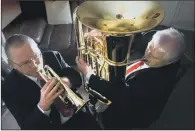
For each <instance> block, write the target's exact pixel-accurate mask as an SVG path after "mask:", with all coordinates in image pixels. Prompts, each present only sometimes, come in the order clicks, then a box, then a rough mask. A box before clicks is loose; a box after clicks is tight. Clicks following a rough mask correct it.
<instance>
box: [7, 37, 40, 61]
mask: <svg viewBox="0 0 195 131" xmlns="http://www.w3.org/2000/svg"><path fill="white" fill-rule="evenodd" d="M24 44H29V45H30V46H31V47H32V49H34V50H36V51H40V50H39V48H38V46H37V43H36V42H35V41H34V40H33V39H32V38H31V37H29V36H27V35H23V34H14V35H12V36H11V37H9V38H8V39H7V41H6V43H5V53H6V55H7V57H8V59H10V53H9V50H10V48H17V47H21V46H23V45H24Z"/></svg>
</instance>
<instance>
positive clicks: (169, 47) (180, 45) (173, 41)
mask: <svg viewBox="0 0 195 131" xmlns="http://www.w3.org/2000/svg"><path fill="white" fill-rule="evenodd" d="M184 49H185V45H184V36H183V34H182V33H180V32H179V31H178V30H176V29H174V28H168V29H165V30H161V31H157V32H156V33H155V34H154V35H153V37H152V40H151V41H150V42H149V44H148V47H147V49H146V52H145V57H146V58H147V59H148V60H149V63H152V64H149V66H154V67H155V66H157V67H159V66H165V65H168V64H171V63H174V62H176V61H177V60H179V59H180V57H181V55H182V54H183V52H184ZM151 61H152V62H151ZM154 61H156V62H154Z"/></svg>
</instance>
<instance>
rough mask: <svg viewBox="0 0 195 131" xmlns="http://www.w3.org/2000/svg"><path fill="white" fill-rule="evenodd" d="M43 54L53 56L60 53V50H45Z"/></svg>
mask: <svg viewBox="0 0 195 131" xmlns="http://www.w3.org/2000/svg"><path fill="white" fill-rule="evenodd" d="M42 54H43V55H46V56H48V55H50V56H51V55H59V54H60V52H58V51H44V52H43V53H42Z"/></svg>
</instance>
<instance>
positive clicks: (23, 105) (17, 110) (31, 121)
mask: <svg viewBox="0 0 195 131" xmlns="http://www.w3.org/2000/svg"><path fill="white" fill-rule="evenodd" d="M11 86H12V87H13V85H12V84H5V83H4V84H3V85H2V100H3V101H4V102H5V104H6V107H7V108H8V109H9V111H10V112H11V113H12V115H13V116H14V118H15V119H16V121H17V123H18V125H19V126H20V128H21V129H48V127H49V126H50V122H51V120H50V118H49V117H48V116H46V115H44V114H43V113H42V112H41V111H40V110H39V109H38V107H37V106H36V105H35V106H34V108H29V106H28V101H26V100H24V99H22V98H21V96H20V95H21V94H20V93H17V91H15V90H11V88H10V87H11ZM14 88H15V89H17V87H14Z"/></svg>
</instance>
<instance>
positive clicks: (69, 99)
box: [33, 61, 88, 113]
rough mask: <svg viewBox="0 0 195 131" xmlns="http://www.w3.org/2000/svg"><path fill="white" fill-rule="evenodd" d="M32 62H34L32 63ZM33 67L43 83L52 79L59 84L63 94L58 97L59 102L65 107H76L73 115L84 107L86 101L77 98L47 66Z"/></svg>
mask: <svg viewBox="0 0 195 131" xmlns="http://www.w3.org/2000/svg"><path fill="white" fill-rule="evenodd" d="M33 62H34V61H33ZM34 65H35V66H36V67H37V72H38V73H39V75H40V76H41V77H42V78H43V80H44V81H45V82H48V81H49V80H50V79H51V78H52V77H55V78H57V80H58V81H59V82H60V84H61V86H60V88H63V90H64V91H63V93H62V94H61V95H59V98H60V100H61V101H62V102H63V103H64V104H65V105H67V106H68V105H73V106H75V107H76V111H75V113H77V112H79V111H80V110H81V109H82V108H83V107H84V106H86V104H87V102H88V101H85V100H83V99H81V98H80V97H79V96H77V95H76V94H75V93H74V92H73V91H72V90H71V89H70V88H69V87H68V86H67V85H66V84H65V83H64V82H63V81H62V79H61V78H60V77H59V76H58V75H57V74H56V73H55V71H54V70H53V69H52V68H51V67H49V66H48V65H45V66H43V65H42V64H39V65H38V64H36V63H35V62H34Z"/></svg>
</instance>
